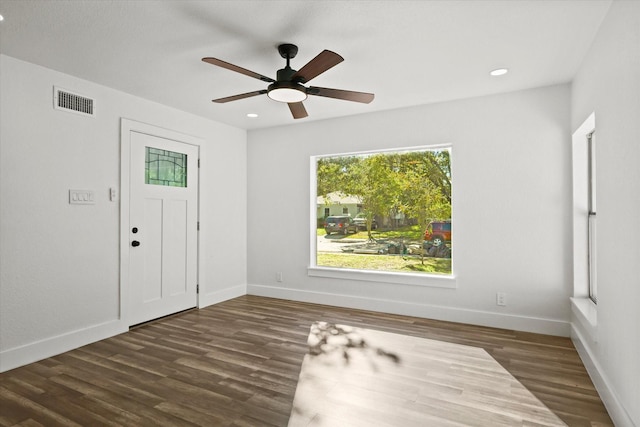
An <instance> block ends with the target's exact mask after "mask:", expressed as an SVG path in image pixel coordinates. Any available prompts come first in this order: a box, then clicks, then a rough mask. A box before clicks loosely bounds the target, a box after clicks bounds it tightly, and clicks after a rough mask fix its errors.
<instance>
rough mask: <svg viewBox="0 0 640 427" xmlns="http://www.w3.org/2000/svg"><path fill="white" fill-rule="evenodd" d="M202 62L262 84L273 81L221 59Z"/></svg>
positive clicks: (208, 59)
mask: <svg viewBox="0 0 640 427" xmlns="http://www.w3.org/2000/svg"><path fill="white" fill-rule="evenodd" d="M202 60H203V61H204V62H206V63H208V64H212V65H217V66H218V67H222V68H226V69H227V70H231V71H235V72H236V73H240V74H244V75H245V76H249V77H253V78H255V79H258V80H262V81H263V82H270V83H273V82H275V80H273V79H272V78H270V77H267V76H263V75H262V74H258V73H256V72H253V71H251V70H247V69H246V68H242V67H238V66H237V65H233V64H230V63H228V62H225V61H223V60H221V59H217V58H202Z"/></svg>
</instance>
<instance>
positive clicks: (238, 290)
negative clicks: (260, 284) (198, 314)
mask: <svg viewBox="0 0 640 427" xmlns="http://www.w3.org/2000/svg"><path fill="white" fill-rule="evenodd" d="M246 294H247V285H238V286H234V287H231V288H226V289H223V290H221V291H216V292H209V293H207V294H201V295H200V300H199V302H198V308H204V307H207V306H210V305H213V304H218V303H221V302H223V301H227V300H230V299H233V298H237V297H240V296H242V295H246Z"/></svg>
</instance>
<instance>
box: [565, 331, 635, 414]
mask: <svg viewBox="0 0 640 427" xmlns="http://www.w3.org/2000/svg"><path fill="white" fill-rule="evenodd" d="M571 340H572V341H573V345H575V347H576V350H577V351H578V355H579V356H580V359H582V363H583V364H584V367H585V368H586V369H587V372H588V373H589V377H591V381H593V385H594V386H595V388H596V390H597V391H598V394H599V395H600V399H601V400H602V403H604V406H605V407H606V408H607V412H609V416H610V417H611V420H612V421H613V424H614V425H615V426H616V427H634V426H635V424H634V423H633V421H632V420H631V416H629V414H628V413H627V411H626V410H625V409H624V406H622V404H621V403H620V400H619V399H618V397H617V396H616V394H615V393H614V391H613V389H612V388H611V387H610V386H609V381H608V380H607V376H606V375H605V373H604V371H603V370H602V368H601V367H600V364H599V363H598V360H597V359H596V358H595V357H594V355H593V352H592V350H591V348H590V347H589V345H588V344H587V343H588V341H586V340H585V337H584V336H583V335H582V334H581V333H580V330H579V329H578V328H576V327H575V325H571Z"/></svg>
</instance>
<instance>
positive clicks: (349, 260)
mask: <svg viewBox="0 0 640 427" xmlns="http://www.w3.org/2000/svg"><path fill="white" fill-rule="evenodd" d="M365 237H366V235H365ZM317 256H318V258H317V261H316V263H317V265H318V266H322V267H342V268H353V269H357V270H384V271H398V272H405V273H407V272H419V273H437V274H451V259H450V258H424V264H422V262H421V260H420V257H417V256H409V257H403V256H400V255H363V254H350V253H343V254H338V253H318V255H317Z"/></svg>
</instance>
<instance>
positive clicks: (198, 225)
mask: <svg viewBox="0 0 640 427" xmlns="http://www.w3.org/2000/svg"><path fill="white" fill-rule="evenodd" d="M198 231H200V221H198Z"/></svg>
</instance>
